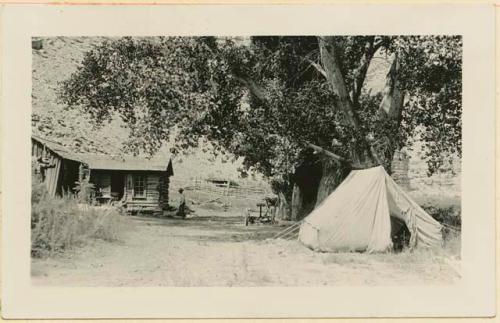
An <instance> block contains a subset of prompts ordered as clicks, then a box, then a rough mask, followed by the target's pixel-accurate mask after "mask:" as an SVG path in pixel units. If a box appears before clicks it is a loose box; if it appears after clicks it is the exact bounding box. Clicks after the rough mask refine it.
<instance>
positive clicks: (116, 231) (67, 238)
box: [31, 183, 124, 257]
mask: <svg viewBox="0 0 500 323" xmlns="http://www.w3.org/2000/svg"><path fill="white" fill-rule="evenodd" d="M123 229H124V225H123V219H122V218H121V216H120V214H119V213H118V211H117V210H115V209H111V208H107V209H102V208H95V207H89V206H88V205H84V204H79V203H78V200H77V198H75V197H73V196H71V195H65V196H63V197H56V198H51V197H49V195H48V193H47V191H46V189H45V186H44V184H43V183H34V184H33V188H32V201H31V254H32V256H34V257H45V256H53V255H54V254H57V253H61V252H63V251H65V250H68V249H71V248H73V247H75V246H82V245H85V244H86V243H88V242H89V240H91V239H101V240H105V241H115V240H117V239H118V238H119V237H120V234H121V232H122V231H123Z"/></svg>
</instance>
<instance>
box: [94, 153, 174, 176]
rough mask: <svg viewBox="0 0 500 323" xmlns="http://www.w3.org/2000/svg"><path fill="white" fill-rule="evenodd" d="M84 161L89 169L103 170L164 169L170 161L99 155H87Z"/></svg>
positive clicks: (160, 170) (161, 170)
mask: <svg viewBox="0 0 500 323" xmlns="http://www.w3.org/2000/svg"><path fill="white" fill-rule="evenodd" d="M85 163H86V164H87V165H88V166H89V168H90V169H103V170H131V171H132V170H134V171H159V172H163V171H166V170H167V168H168V165H169V163H170V158H168V159H166V160H165V159H158V158H152V159H147V158H145V157H133V156H124V157H111V156H101V155H87V156H86V157H85Z"/></svg>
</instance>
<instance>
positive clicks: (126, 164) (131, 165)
mask: <svg viewBox="0 0 500 323" xmlns="http://www.w3.org/2000/svg"><path fill="white" fill-rule="evenodd" d="M31 137H32V139H34V140H36V141H38V142H40V143H41V144H44V145H45V146H46V147H47V148H48V149H50V150H52V151H53V152H54V153H56V154H58V155H59V156H61V157H62V158H64V159H70V160H74V161H77V162H80V163H84V164H87V165H88V167H89V168H90V169H100V170H129V171H158V172H164V171H169V168H170V171H171V169H172V165H171V159H170V157H164V158H161V159H160V158H151V159H148V158H146V157H136V156H109V155H98V154H76V153H72V152H69V151H68V150H67V149H66V147H64V146H63V145H61V144H59V143H56V142H54V141H51V140H47V139H43V138H40V137H38V136H35V135H32V136H31Z"/></svg>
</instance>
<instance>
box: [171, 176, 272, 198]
mask: <svg viewBox="0 0 500 323" xmlns="http://www.w3.org/2000/svg"><path fill="white" fill-rule="evenodd" d="M170 187H171V189H178V188H181V187H182V188H184V190H186V191H199V192H203V193H207V194H211V195H216V196H227V197H238V198H256V197H259V198H263V197H264V196H266V195H270V194H272V192H271V190H269V189H268V188H266V187H262V186H258V185H242V184H236V183H234V182H233V181H231V180H220V181H219V180H218V181H216V182H214V181H210V180H206V179H202V178H192V179H191V180H179V179H174V178H172V179H171V180H170Z"/></svg>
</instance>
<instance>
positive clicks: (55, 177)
mask: <svg viewBox="0 0 500 323" xmlns="http://www.w3.org/2000/svg"><path fill="white" fill-rule="evenodd" d="M31 141H32V163H33V164H34V171H35V172H37V173H38V174H39V175H40V178H41V180H42V181H43V182H44V183H45V184H46V185H47V189H48V191H49V194H50V195H51V196H57V195H62V194H64V193H65V192H68V193H75V188H76V186H77V184H78V183H81V182H83V181H88V182H89V183H91V184H93V187H94V189H93V190H94V192H93V198H92V200H93V201H94V203H96V204H108V203H115V202H118V201H119V202H120V204H121V205H122V206H123V207H124V208H125V209H126V211H127V212H128V213H136V212H141V213H142V212H148V213H149V212H151V213H160V212H163V211H164V210H166V209H167V208H168V195H169V194H168V189H169V183H170V176H173V174H174V172H173V167H172V160H171V158H152V159H147V158H144V157H132V156H126V157H120V158H117V157H111V156H107V155H95V154H94V155H93V154H74V153H71V152H68V150H67V149H66V148H65V147H64V146H62V145H60V144H58V143H55V142H52V141H50V140H47V139H43V138H40V137H37V136H32V138H31Z"/></svg>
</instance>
